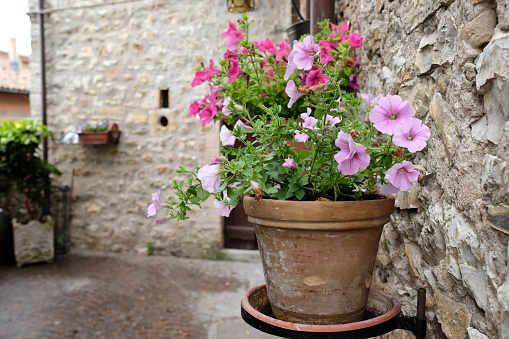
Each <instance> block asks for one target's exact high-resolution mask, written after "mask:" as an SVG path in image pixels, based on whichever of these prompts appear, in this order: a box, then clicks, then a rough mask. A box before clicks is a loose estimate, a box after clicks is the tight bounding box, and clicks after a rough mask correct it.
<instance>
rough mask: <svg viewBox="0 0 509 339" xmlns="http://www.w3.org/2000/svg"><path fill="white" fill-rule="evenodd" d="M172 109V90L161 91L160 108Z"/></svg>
mask: <svg viewBox="0 0 509 339" xmlns="http://www.w3.org/2000/svg"><path fill="white" fill-rule="evenodd" d="M169 107H170V90H169V89H162V90H160V91H159V108H169Z"/></svg>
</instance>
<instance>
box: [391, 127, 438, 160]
mask: <svg viewBox="0 0 509 339" xmlns="http://www.w3.org/2000/svg"><path fill="white" fill-rule="evenodd" d="M410 121H411V122H410V123H409V126H410V129H409V130H407V129H406V128H405V129H402V128H398V129H396V131H395V132H394V138H393V139H392V141H393V142H394V144H395V145H396V146H400V147H406V148H408V151H410V152H411V153H415V152H417V151H421V150H422V149H424V147H426V141H428V139H429V136H430V131H429V128H428V126H426V125H424V124H423V123H422V121H421V120H419V119H411V120H410Z"/></svg>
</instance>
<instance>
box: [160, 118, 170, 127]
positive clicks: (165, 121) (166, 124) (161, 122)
mask: <svg viewBox="0 0 509 339" xmlns="http://www.w3.org/2000/svg"><path fill="white" fill-rule="evenodd" d="M159 123H160V124H161V126H163V127H166V126H168V118H166V117H161V118H159Z"/></svg>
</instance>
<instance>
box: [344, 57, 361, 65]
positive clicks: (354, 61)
mask: <svg viewBox="0 0 509 339" xmlns="http://www.w3.org/2000/svg"><path fill="white" fill-rule="evenodd" d="M349 58H351V59H353V61H352V60H350V59H348V60H346V63H345V66H346V67H353V66H357V64H358V63H359V62H358V61H357V58H356V57H355V56H353V55H350V56H349Z"/></svg>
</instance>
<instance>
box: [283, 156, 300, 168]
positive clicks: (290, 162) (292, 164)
mask: <svg viewBox="0 0 509 339" xmlns="http://www.w3.org/2000/svg"><path fill="white" fill-rule="evenodd" d="M295 166H297V164H296V163H295V160H293V159H292V158H288V159H285V163H284V164H283V167H286V168H294V167H295Z"/></svg>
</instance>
